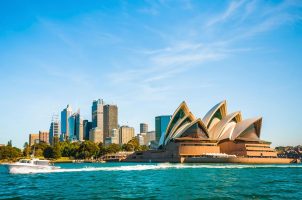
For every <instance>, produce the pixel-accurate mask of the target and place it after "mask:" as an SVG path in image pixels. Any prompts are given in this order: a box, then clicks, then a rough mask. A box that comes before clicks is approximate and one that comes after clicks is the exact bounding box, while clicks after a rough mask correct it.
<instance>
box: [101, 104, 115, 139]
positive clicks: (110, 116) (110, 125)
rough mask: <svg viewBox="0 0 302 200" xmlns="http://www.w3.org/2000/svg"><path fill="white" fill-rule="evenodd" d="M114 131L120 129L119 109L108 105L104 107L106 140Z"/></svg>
mask: <svg viewBox="0 0 302 200" xmlns="http://www.w3.org/2000/svg"><path fill="white" fill-rule="evenodd" d="M113 129H118V108H117V106H116V105H108V104H107V105H105V106H104V138H106V137H110V133H111V131H112V130H113Z"/></svg>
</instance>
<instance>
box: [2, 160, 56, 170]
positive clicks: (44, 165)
mask: <svg viewBox="0 0 302 200" xmlns="http://www.w3.org/2000/svg"><path fill="white" fill-rule="evenodd" d="M6 166H7V169H8V173H12V174H28V173H43V172H51V171H53V170H56V169H59V167H56V166H53V165H51V164H50V162H49V160H39V159H38V158H31V159H21V160H19V161H18V162H15V163H11V164H7V165H6Z"/></svg>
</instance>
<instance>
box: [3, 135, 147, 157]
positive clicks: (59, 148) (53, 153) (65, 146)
mask: <svg viewBox="0 0 302 200" xmlns="http://www.w3.org/2000/svg"><path fill="white" fill-rule="evenodd" d="M145 150H148V147H147V146H146V145H143V146H141V145H139V143H138V140H137V139H136V138H133V139H132V140H130V141H129V142H128V143H127V144H123V145H118V144H110V145H104V144H103V143H93V142H91V141H84V142H70V141H64V142H59V141H56V142H55V144H54V145H53V146H51V145H49V144H47V143H44V142H40V143H37V144H34V145H32V146H29V144H28V143H27V142H26V143H25V144H24V149H23V151H21V149H18V148H16V147H12V145H11V144H10V145H9V144H8V145H6V146H2V147H0V160H15V159H17V158H20V157H29V156H30V155H32V154H33V153H34V156H35V157H44V158H47V159H59V158H61V157H69V158H73V159H91V158H93V159H96V158H100V157H102V156H104V155H106V154H110V153H117V152H119V151H145Z"/></svg>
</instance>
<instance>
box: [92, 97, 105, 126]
mask: <svg viewBox="0 0 302 200" xmlns="http://www.w3.org/2000/svg"><path fill="white" fill-rule="evenodd" d="M103 107H104V101H103V99H98V100H95V101H93V102H92V107H91V111H92V128H96V127H98V128H99V129H100V130H101V131H103V123H104V122H103Z"/></svg>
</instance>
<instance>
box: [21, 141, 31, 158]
mask: <svg viewBox="0 0 302 200" xmlns="http://www.w3.org/2000/svg"><path fill="white" fill-rule="evenodd" d="M23 147H24V149H23V156H26V157H27V156H30V146H29V145H28V142H25V143H24V145H23Z"/></svg>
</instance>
